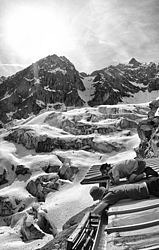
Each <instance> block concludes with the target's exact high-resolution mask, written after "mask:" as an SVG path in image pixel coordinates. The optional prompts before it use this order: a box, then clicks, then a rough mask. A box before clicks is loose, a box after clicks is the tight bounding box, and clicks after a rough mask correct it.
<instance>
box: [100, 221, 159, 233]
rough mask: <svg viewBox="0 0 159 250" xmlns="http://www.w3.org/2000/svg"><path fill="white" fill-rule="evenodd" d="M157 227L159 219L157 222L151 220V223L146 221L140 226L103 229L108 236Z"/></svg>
mask: <svg viewBox="0 0 159 250" xmlns="http://www.w3.org/2000/svg"><path fill="white" fill-rule="evenodd" d="M157 225H159V219H158V220H153V221H148V222H145V223H140V224H134V225H127V226H122V227H121V226H119V227H107V229H105V230H106V231H107V233H108V234H110V233H114V232H124V231H133V230H139V229H143V228H147V227H153V226H157Z"/></svg>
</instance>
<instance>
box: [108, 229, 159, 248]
mask: <svg viewBox="0 0 159 250" xmlns="http://www.w3.org/2000/svg"><path fill="white" fill-rule="evenodd" d="M158 246H159V226H154V227H150V228H144V229H140V230H135V231H126V232H118V233H112V234H108V235H107V248H106V249H109V250H127V249H140V250H141V249H144V250H145V249H147V250H151V249H152V250H153V249H154V250H155V249H159V248H157V247H158Z"/></svg>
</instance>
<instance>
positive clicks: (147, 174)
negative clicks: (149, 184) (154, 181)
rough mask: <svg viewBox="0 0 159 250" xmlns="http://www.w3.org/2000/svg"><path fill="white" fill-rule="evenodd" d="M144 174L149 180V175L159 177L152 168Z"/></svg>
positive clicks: (146, 169)
mask: <svg viewBox="0 0 159 250" xmlns="http://www.w3.org/2000/svg"><path fill="white" fill-rule="evenodd" d="M144 172H145V174H146V178H148V177H149V175H151V176H154V177H158V173H157V172H156V171H155V170H153V169H152V168H151V167H146V168H145V170H144Z"/></svg>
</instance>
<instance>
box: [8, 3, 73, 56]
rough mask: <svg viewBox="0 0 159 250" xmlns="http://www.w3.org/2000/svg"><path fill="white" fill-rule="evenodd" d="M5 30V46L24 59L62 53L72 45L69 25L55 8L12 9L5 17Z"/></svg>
mask: <svg viewBox="0 0 159 250" xmlns="http://www.w3.org/2000/svg"><path fill="white" fill-rule="evenodd" d="M5 31H6V40H7V43H8V44H9V46H11V47H12V49H14V50H15V51H16V53H17V54H18V55H20V56H22V57H26V58H29V57H32V58H38V57H39V58H40V57H41V56H46V55H47V53H51V54H53V53H64V52H65V51H66V50H67V49H69V48H70V47H71V46H72V45H71V43H72V39H71V31H70V29H69V25H68V23H67V21H66V20H65V17H64V16H63V15H62V14H61V12H58V10H57V9H55V10H54V11H53V10H52V9H51V10H49V8H42V7H41V8H39V7H38V8H35V7H34V8H33V7H28V6H23V7H19V8H16V9H14V10H13V11H12V12H11V13H10V15H8V17H7V21H6V23H5Z"/></svg>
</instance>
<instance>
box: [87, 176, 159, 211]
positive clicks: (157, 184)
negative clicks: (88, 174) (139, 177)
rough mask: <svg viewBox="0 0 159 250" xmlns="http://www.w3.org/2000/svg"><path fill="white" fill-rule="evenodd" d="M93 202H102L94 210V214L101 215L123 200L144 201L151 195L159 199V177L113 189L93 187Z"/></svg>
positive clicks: (91, 190) (91, 193)
mask: <svg viewBox="0 0 159 250" xmlns="http://www.w3.org/2000/svg"><path fill="white" fill-rule="evenodd" d="M90 195H91V196H92V198H93V200H94V201H96V200H100V202H99V204H98V205H97V206H96V207H95V208H94V209H93V210H92V213H93V214H99V215H100V214H101V213H102V212H103V210H104V209H107V208H108V207H109V206H111V205H114V204H115V203H116V202H118V201H120V200H122V199H132V200H142V199H148V198H150V195H154V196H156V197H159V177H151V178H150V179H147V180H145V181H144V182H141V183H133V184H124V185H120V186H114V187H111V188H110V189H109V190H107V189H106V188H104V187H98V186H93V187H92V188H91V189H90Z"/></svg>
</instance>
